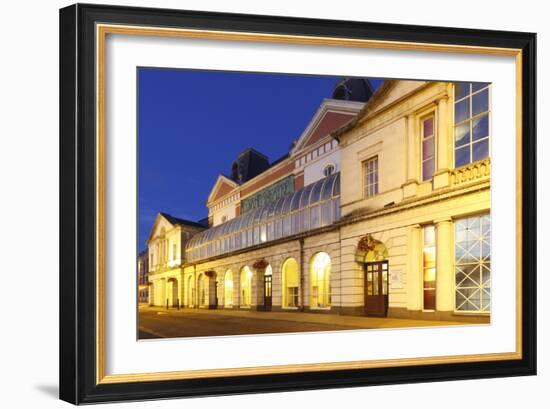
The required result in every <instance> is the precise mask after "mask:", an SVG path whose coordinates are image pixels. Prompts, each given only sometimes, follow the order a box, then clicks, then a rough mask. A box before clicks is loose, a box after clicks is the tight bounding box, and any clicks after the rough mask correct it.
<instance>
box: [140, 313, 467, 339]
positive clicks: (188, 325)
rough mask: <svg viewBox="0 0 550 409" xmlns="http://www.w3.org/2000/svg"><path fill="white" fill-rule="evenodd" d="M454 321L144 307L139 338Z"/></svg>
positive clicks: (454, 323) (442, 323)
mask: <svg viewBox="0 0 550 409" xmlns="http://www.w3.org/2000/svg"><path fill="white" fill-rule="evenodd" d="M457 324H462V325H464V324H465V323H464V322H461V323H458V322H453V321H435V320H413V319H399V318H376V317H357V316H338V315H334V314H314V313H302V312H292V313H288V312H267V313H266V312H261V311H242V310H207V309H180V310H178V309H168V310H166V309H164V308H159V307H148V306H140V308H139V339H152V338H176V337H206V336H216V335H249V334H273V333H292V332H313V331H342V330H364V329H381V328H405V327H424V326H426V327H427V326H445V325H457Z"/></svg>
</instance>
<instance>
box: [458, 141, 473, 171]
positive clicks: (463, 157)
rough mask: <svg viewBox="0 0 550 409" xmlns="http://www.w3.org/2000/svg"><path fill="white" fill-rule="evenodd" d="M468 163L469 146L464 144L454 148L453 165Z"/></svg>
mask: <svg viewBox="0 0 550 409" xmlns="http://www.w3.org/2000/svg"><path fill="white" fill-rule="evenodd" d="M468 163H470V146H469V145H466V146H464V147H463V148H460V149H456V150H455V166H456V167H459V166H462V165H466V164H468Z"/></svg>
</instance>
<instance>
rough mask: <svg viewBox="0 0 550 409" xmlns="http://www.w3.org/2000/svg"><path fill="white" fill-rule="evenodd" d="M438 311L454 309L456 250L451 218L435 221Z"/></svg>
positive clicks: (436, 299)
mask: <svg viewBox="0 0 550 409" xmlns="http://www.w3.org/2000/svg"><path fill="white" fill-rule="evenodd" d="M435 228H436V232H435V236H436V254H435V257H436V284H435V303H436V307H435V308H436V310H437V311H448V312H450V311H454V251H453V243H454V238H453V222H452V220H451V219H443V220H437V221H435Z"/></svg>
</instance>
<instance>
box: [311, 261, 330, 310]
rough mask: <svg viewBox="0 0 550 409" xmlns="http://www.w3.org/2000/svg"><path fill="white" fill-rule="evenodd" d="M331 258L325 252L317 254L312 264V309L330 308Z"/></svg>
mask: <svg viewBox="0 0 550 409" xmlns="http://www.w3.org/2000/svg"><path fill="white" fill-rule="evenodd" d="M330 266H331V262H330V256H329V255H328V254H327V253H325V252H320V253H317V254H315V255H314V256H313V257H312V258H311V262H310V283H311V285H310V291H311V292H310V304H309V306H310V308H330V304H331V284H330Z"/></svg>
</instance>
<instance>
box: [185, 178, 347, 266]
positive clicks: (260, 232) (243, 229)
mask: <svg viewBox="0 0 550 409" xmlns="http://www.w3.org/2000/svg"><path fill="white" fill-rule="evenodd" d="M339 219H340V173H334V174H332V175H330V176H327V177H326V178H323V179H321V180H318V181H317V182H314V183H312V184H310V185H307V186H305V187H303V188H302V189H300V190H298V191H296V192H294V193H292V194H290V195H288V196H285V197H282V198H280V199H278V200H275V201H273V202H271V203H268V204H266V205H264V206H262V207H259V208H257V209H253V210H250V211H248V212H247V213H245V214H243V215H241V216H239V217H235V218H234V219H231V220H229V221H227V222H225V223H223V224H220V225H218V226H215V227H211V228H209V229H208V230H204V231H202V232H200V233H197V234H195V235H194V236H193V237H191V239H190V240H189V241H188V242H187V244H186V249H185V253H186V259H187V261H197V260H201V259H205V258H210V257H214V256H218V255H221V254H225V253H229V252H232V251H235V250H240V249H244V248H247V247H252V246H256V245H259V244H261V243H265V242H269V241H273V240H277V239H280V238H284V237H289V236H292V235H295V234H299V233H303V232H305V231H308V230H312V229H316V228H319V227H324V226H328V225H329V224H332V223H334V222H336V221H338V220H339Z"/></svg>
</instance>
